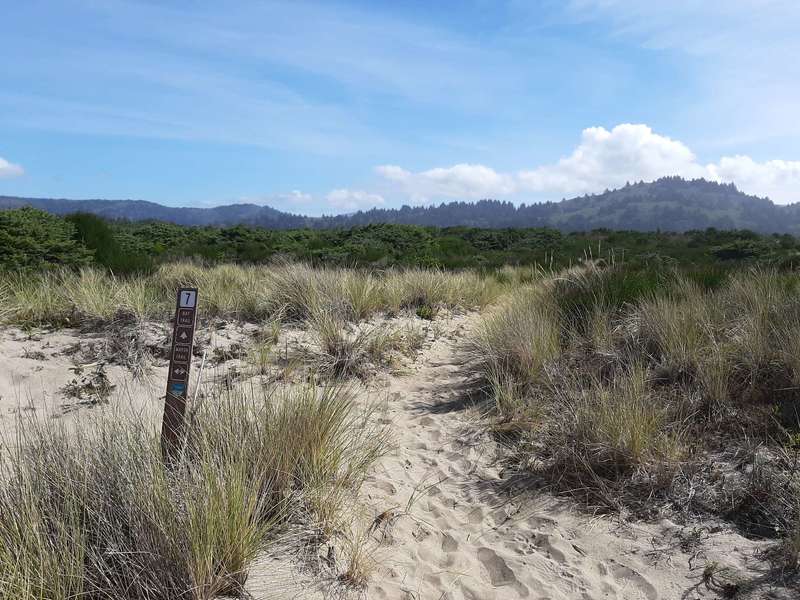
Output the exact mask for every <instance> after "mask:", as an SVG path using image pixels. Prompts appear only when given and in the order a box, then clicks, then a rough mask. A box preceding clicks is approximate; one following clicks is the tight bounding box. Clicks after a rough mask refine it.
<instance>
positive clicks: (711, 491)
mask: <svg viewBox="0 0 800 600" xmlns="http://www.w3.org/2000/svg"><path fill="white" fill-rule="evenodd" d="M696 275H697V272H693V271H687V270H684V269H674V270H663V269H659V270H653V269H648V268H646V267H641V266H639V267H636V266H632V265H611V266H604V265H602V264H599V265H598V264H592V263H587V264H586V265H582V266H580V267H576V268H573V269H570V270H567V271H562V272H559V273H556V274H554V275H553V276H548V277H543V278H542V279H540V280H537V281H533V282H531V283H529V284H527V285H522V286H519V285H518V286H515V287H514V288H513V289H512V291H511V292H510V293H509V294H508V296H507V297H505V298H504V299H503V300H502V301H501V302H500V303H498V304H497V305H496V306H495V307H493V308H492V309H491V310H490V311H489V312H488V314H487V315H486V316H485V317H484V319H483V321H482V323H481V324H480V326H479V328H478V330H477V331H476V332H475V333H474V334H473V337H472V339H471V342H470V348H471V355H472V356H473V358H474V363H473V365H474V366H475V368H476V369H477V371H478V372H479V373H480V376H481V378H482V380H483V381H484V383H485V387H486V389H488V390H490V394H489V398H490V400H491V401H492V403H493V406H494V408H495V414H496V416H497V418H496V420H495V421H494V422H493V428H494V429H495V431H496V432H497V433H499V434H501V435H502V436H503V437H504V438H506V439H507V440H509V441H510V442H511V443H512V445H513V446H515V447H516V448H517V450H518V452H517V454H516V459H517V460H518V463H517V465H516V466H517V467H518V468H519V469H520V470H521V471H522V472H526V473H528V474H529V475H531V476H533V480H534V481H536V480H537V479H536V478H539V479H538V480H540V481H541V480H543V481H545V482H547V483H548V484H549V485H550V486H551V487H552V489H554V490H555V491H557V492H560V493H566V494H570V495H572V496H575V497H577V498H579V499H580V500H581V501H582V502H585V503H587V504H588V505H590V506H592V507H595V508H596V509H598V510H612V511H632V512H633V513H634V514H638V515H639V516H645V517H648V518H657V517H659V516H663V515H669V518H672V519H678V520H683V521H684V522H685V523H691V522H692V520H693V519H696V518H697V517H698V516H701V518H702V519H709V518H711V519H720V520H722V521H727V522H728V523H729V524H733V525H735V526H736V527H737V528H738V529H739V531H741V532H742V533H743V534H744V535H750V536H753V537H762V538H763V537H767V538H769V537H777V538H782V540H783V542H782V544H783V545H782V547H781V549H782V553H781V557H782V560H785V563H784V564H786V565H788V566H790V567H791V568H792V569H795V568H796V567H797V566H798V565H799V564H800V563H799V562H798V561H799V560H800V511H799V510H798V507H799V506H800V505H799V504H798V499H800V474H799V473H798V469H797V457H798V451H799V450H800V433H799V432H800V393H798V391H799V390H800V388H798V383H800V362H798V356H800V354H798V345H797V340H798V335H799V334H800V332H798V315H800V300H798V285H799V284H800V279H799V278H798V277H797V275H796V274H794V273H779V272H777V271H775V270H772V269H760V268H755V269H745V270H740V271H736V272H730V273H728V274H727V276H726V277H724V278H720V277H709V276H706V277H697V276H696ZM706 275H708V272H707V273H706ZM793 572H794V571H793ZM730 597H733V596H730Z"/></svg>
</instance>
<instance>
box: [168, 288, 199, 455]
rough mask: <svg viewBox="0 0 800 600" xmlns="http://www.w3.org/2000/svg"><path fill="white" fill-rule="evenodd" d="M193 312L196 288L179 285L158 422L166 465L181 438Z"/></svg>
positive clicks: (190, 362)
mask: <svg viewBox="0 0 800 600" xmlns="http://www.w3.org/2000/svg"><path fill="white" fill-rule="evenodd" d="M196 311H197V288H180V289H179V290H178V299H177V302H176V307H175V327H174V329H173V331H172V349H171V351H170V355H169V371H168V372H167V395H166V398H165V401H164V421H163V423H162V424H161V453H162V455H163V457H164V462H165V463H167V464H170V463H172V461H173V459H174V458H175V453H176V452H177V451H178V450H179V449H180V447H181V442H182V438H183V420H184V415H185V413H186V398H187V394H188V391H189V390H188V387H189V369H190V367H191V364H192V343H193V341H194V326H195V321H196V316H197V312H196Z"/></svg>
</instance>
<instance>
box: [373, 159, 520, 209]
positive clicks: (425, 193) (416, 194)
mask: <svg viewBox="0 0 800 600" xmlns="http://www.w3.org/2000/svg"><path fill="white" fill-rule="evenodd" d="M375 170H376V172H377V173H378V174H379V175H381V176H382V177H383V178H384V179H387V180H389V181H391V182H394V183H397V184H399V185H400V186H401V188H402V190H403V191H404V192H405V193H406V194H408V196H409V197H410V198H411V200H412V202H427V201H429V200H431V199H433V198H463V199H470V200H478V199H480V198H488V197H496V196H498V195H507V194H511V193H513V192H514V191H515V189H516V182H515V180H514V177H513V176H512V175H505V174H502V173H498V172H497V171H495V170H494V169H492V168H490V167H487V166H484V165H475V164H465V163H462V164H457V165H453V166H452V167H437V168H435V169H430V170H428V171H422V172H420V173H412V172H410V171H406V170H405V169H403V168H402V167H398V166H396V165H381V166H379V167H376V169H375Z"/></svg>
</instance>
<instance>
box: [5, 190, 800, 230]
mask: <svg viewBox="0 0 800 600" xmlns="http://www.w3.org/2000/svg"><path fill="white" fill-rule="evenodd" d="M798 198H800V190H798ZM24 205H30V206H35V207H37V208H41V209H43V210H46V211H48V212H52V213H55V214H67V213H72V212H79V211H81V212H91V213H94V214H97V215H100V216H102V217H105V218H109V219H125V220H131V221H141V220H159V221H167V222H171V223H177V224H180V225H223V226H225V225H237V224H244V225H253V226H260V227H266V228H270V229H297V228H303V227H310V228H330V227H345V228H346V227H353V226H356V225H368V224H373V223H398V224H408V225H430V226H436V227H451V226H470V227H483V228H506V227H554V228H557V229H560V230H562V231H587V230H591V229H599V228H608V229H627V230H638V231H654V230H659V229H660V230H662V231H688V230H699V229H706V228H708V227H715V228H717V229H751V230H754V231H758V232H762V233H792V234H800V204H792V205H788V206H778V205H775V204H774V203H772V202H771V201H770V200H768V199H766V198H758V197H756V196H750V195H747V194H745V193H743V192H741V191H739V190H738V189H737V188H736V187H735V186H734V185H733V184H719V183H714V182H709V181H705V180H702V179H695V180H691V181H687V180H684V179H681V178H679V177H665V178H662V179H659V180H657V181H654V182H650V183H644V182H640V183H635V184H629V185H626V186H625V187H622V188H619V189H616V190H613V191H606V192H603V193H602V194H593V195H586V196H581V197H578V198H572V199H569V200H562V201H560V202H544V203H536V204H528V205H526V204H522V205H520V206H515V205H514V204H512V203H510V202H500V201H497V200H481V201H479V202H474V203H473V202H450V203H447V204H440V205H437V206H424V207H423V206H415V207H410V206H403V207H402V208H399V209H372V210H368V211H359V212H357V213H353V214H348V215H338V216H326V217H305V216H301V215H294V214H290V213H285V212H281V211H279V210H276V209H274V208H271V207H268V206H257V205H254V204H233V205H228V206H219V207H215V208H175V207H167V206H162V205H160V204H155V203H152V202H144V201H141V200H56V199H45V198H36V199H33V198H15V197H8V196H0V209H2V208H14V207H18V206H24Z"/></svg>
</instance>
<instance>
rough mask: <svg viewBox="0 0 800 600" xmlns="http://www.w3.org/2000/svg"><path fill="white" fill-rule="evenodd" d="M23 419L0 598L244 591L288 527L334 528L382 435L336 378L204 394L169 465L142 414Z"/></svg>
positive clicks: (13, 463)
mask: <svg viewBox="0 0 800 600" xmlns="http://www.w3.org/2000/svg"><path fill="white" fill-rule="evenodd" d="M26 425H27V426H26V427H23V428H21V430H20V431H21V434H20V439H19V440H17V441H16V442H17V443H16V444H15V445H13V446H12V447H11V448H10V449H9V450H8V451H7V454H6V456H5V457H4V460H3V462H2V479H1V480H0V597H3V598H23V599H26V598H29V599H34V598H37V599H44V598H48V599H67V598H78V597H81V598H83V597H86V598H118V599H120V600H122V599H130V598H142V599H145V598H146V599H158V598H177V597H187V598H197V599H210V598H215V597H218V596H220V595H239V594H241V593H242V590H243V585H244V583H245V581H246V578H247V571H248V566H249V565H250V563H251V562H252V561H253V559H254V558H255V557H256V556H257V555H259V554H260V553H262V552H264V551H266V550H268V549H269V548H270V547H273V546H274V545H276V544H280V543H283V542H282V540H283V539H284V537H285V536H284V533H285V532H286V531H287V528H288V526H289V525H292V526H293V527H295V528H296V527H297V526H298V523H299V522H303V523H305V527H307V528H308V530H309V532H313V531H325V530H328V531H331V530H335V529H336V527H337V523H336V519H337V518H339V515H340V514H341V513H342V508H343V506H344V503H345V502H346V501H347V499H349V498H351V497H352V494H353V493H354V492H355V491H356V490H357V488H358V486H359V485H360V483H361V481H362V479H363V477H364V474H365V472H366V470H367V468H368V467H369V465H370V464H371V462H372V461H373V460H374V459H375V458H376V457H377V456H379V455H380V453H381V452H382V451H383V449H384V444H385V437H384V434H383V433H382V432H381V431H375V430H374V429H372V428H371V427H370V426H369V425H368V424H367V421H366V420H365V416H364V415H363V414H362V413H359V412H358V410H357V409H356V408H355V406H354V404H353V399H352V395H351V394H350V393H349V392H348V390H347V389H345V388H342V387H340V386H328V387H324V388H317V387H314V386H311V385H309V386H305V387H302V388H295V389H288V388H277V387H273V388H271V389H270V390H268V391H265V392H255V391H250V392H243V391H238V392H227V393H226V394H224V395H222V396H218V397H215V398H212V399H210V401H207V402H206V403H205V404H204V405H203V407H202V408H201V409H200V410H199V411H198V412H197V413H196V414H194V415H193V417H192V419H191V421H190V427H189V431H188V437H187V444H186V448H185V450H184V453H183V456H182V459H181V461H180V463H179V464H178V465H177V467H176V468H174V469H173V470H171V471H166V470H165V469H164V467H163V466H162V463H161V457H160V450H159V445H158V439H157V436H156V434H155V432H154V430H153V428H152V427H151V426H149V425H146V424H143V423H142V422H141V421H136V420H130V419H122V420H116V419H115V420H110V419H104V420H98V421H93V422H91V423H90V424H88V425H85V426H82V427H79V428H78V429H77V430H76V431H67V430H66V429H65V428H64V427H63V426H60V425H58V424H57V423H56V422H54V421H46V422H42V421H31V422H30V423H27V424H26ZM314 536H316V537H319V534H316V533H315V534H314Z"/></svg>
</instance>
